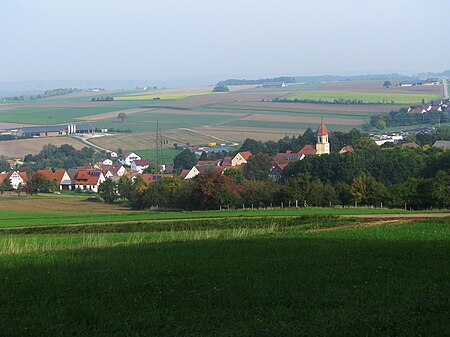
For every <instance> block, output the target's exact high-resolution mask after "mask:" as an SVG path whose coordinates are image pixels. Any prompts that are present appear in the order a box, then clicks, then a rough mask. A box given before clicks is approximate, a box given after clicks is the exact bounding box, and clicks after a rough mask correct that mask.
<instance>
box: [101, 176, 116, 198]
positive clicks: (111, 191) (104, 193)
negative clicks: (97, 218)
mask: <svg viewBox="0 0 450 337" xmlns="http://www.w3.org/2000/svg"><path fill="white" fill-rule="evenodd" d="M98 192H99V194H100V197H101V198H102V199H103V200H104V201H105V202H107V203H108V204H112V203H113V202H114V201H116V200H117V199H118V198H119V194H118V192H117V185H116V183H115V182H114V181H112V180H111V179H109V178H108V179H106V180H105V181H104V182H102V183H101V184H100V185H99V187H98Z"/></svg>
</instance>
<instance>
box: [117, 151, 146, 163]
mask: <svg viewBox="0 0 450 337" xmlns="http://www.w3.org/2000/svg"><path fill="white" fill-rule="evenodd" d="M141 159H142V158H141V157H140V156H139V155H137V154H136V153H134V152H126V153H124V154H122V156H121V157H120V158H119V163H121V164H122V165H128V166H131V163H132V162H133V161H135V160H141Z"/></svg>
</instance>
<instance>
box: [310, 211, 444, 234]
mask: <svg viewBox="0 0 450 337" xmlns="http://www.w3.org/2000/svg"><path fill="white" fill-rule="evenodd" d="M342 217H344V218H361V219H364V221H361V222H350V223H348V224H345V225H339V226H336V227H329V228H318V229H310V230H307V231H306V232H307V233H320V232H329V231H336V230H343V229H349V228H367V227H378V226H389V225H403V224H410V223H411V222H415V221H419V220H423V219H430V218H445V217H450V213H415V214H357V215H342Z"/></svg>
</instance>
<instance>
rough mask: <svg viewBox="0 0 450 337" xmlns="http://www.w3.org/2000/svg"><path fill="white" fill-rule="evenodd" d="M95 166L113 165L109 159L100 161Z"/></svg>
mask: <svg viewBox="0 0 450 337" xmlns="http://www.w3.org/2000/svg"><path fill="white" fill-rule="evenodd" d="M97 164H99V165H109V166H111V165H112V164H113V162H112V160H111V159H109V158H103V159H102V160H100V161H99V162H98V163H97Z"/></svg>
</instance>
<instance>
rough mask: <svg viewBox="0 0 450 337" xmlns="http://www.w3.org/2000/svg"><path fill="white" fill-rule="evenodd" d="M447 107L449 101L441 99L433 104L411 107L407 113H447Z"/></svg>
mask: <svg viewBox="0 0 450 337" xmlns="http://www.w3.org/2000/svg"><path fill="white" fill-rule="evenodd" d="M448 106H449V100H448V99H443V100H440V101H438V102H435V103H434V104H433V103H431V104H422V105H411V106H410V107H409V108H408V112H409V113H420V114H423V113H427V112H435V111H439V112H442V111H447V110H448Z"/></svg>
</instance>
